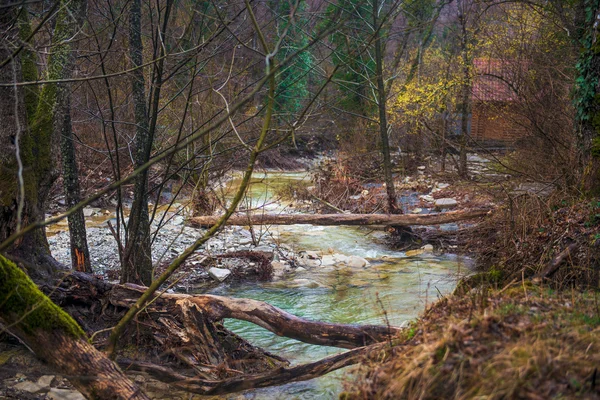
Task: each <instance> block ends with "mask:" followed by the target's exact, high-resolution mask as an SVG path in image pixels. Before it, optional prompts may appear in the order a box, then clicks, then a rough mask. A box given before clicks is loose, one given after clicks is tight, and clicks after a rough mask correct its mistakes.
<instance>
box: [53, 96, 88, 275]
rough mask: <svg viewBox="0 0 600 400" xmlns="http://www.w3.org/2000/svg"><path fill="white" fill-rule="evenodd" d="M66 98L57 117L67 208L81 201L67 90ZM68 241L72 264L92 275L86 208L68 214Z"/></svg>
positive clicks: (75, 268) (69, 100)
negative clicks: (60, 122)
mask: <svg viewBox="0 0 600 400" xmlns="http://www.w3.org/2000/svg"><path fill="white" fill-rule="evenodd" d="M64 96H65V98H64V99H61V100H60V103H63V105H64V107H61V108H62V111H61V112H59V113H58V115H57V118H62V119H63V122H62V124H61V125H62V129H61V136H60V147H61V150H62V170H63V186H64V192H65V200H66V205H67V208H71V207H73V206H75V205H76V204H77V203H79V202H80V201H81V194H80V187H79V171H78V168H77V159H76V155H75V145H74V143H73V127H72V124H71V92H70V89H66V90H65V93H64ZM68 222H69V239H70V243H71V265H72V267H73V269H74V270H76V271H80V272H92V266H91V263H90V252H89V249H88V243H87V233H86V230H85V217H84V215H83V209H80V210H79V211H76V212H74V213H72V214H69V217H68Z"/></svg>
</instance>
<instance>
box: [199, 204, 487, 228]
mask: <svg viewBox="0 0 600 400" xmlns="http://www.w3.org/2000/svg"><path fill="white" fill-rule="evenodd" d="M489 212H490V209H489V208H476V209H466V210H458V211H449V212H445V213H435V214H314V215H312V214H256V215H250V216H249V215H233V216H232V217H231V218H229V220H228V221H227V225H238V226H243V225H294V224H309V225H391V226H411V225H439V224H447V223H450V222H457V221H463V220H466V219H471V218H477V217H482V216H484V215H487V214H488V213H489ZM218 218H219V217H218V216H203V217H194V218H191V219H190V222H189V223H190V224H191V225H192V226H199V227H207V226H212V225H214V224H215V222H216V221H217V219H218Z"/></svg>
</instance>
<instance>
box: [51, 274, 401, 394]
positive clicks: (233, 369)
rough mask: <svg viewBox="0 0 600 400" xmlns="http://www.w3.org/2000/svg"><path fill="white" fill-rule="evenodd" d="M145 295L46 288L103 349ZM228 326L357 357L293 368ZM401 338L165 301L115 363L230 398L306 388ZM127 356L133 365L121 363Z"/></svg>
mask: <svg viewBox="0 0 600 400" xmlns="http://www.w3.org/2000/svg"><path fill="white" fill-rule="evenodd" d="M144 290H145V287H143V286H137V285H133V284H126V285H112V284H109V283H107V282H104V281H101V280H97V279H94V278H91V277H90V276H88V275H85V274H81V273H76V272H74V273H73V274H72V275H70V276H67V277H65V278H64V279H63V280H62V281H61V283H60V286H59V287H49V288H47V291H48V293H50V294H51V296H52V298H53V299H54V300H55V301H56V302H57V303H58V304H60V305H61V306H62V307H63V308H65V309H66V310H68V311H69V313H71V314H72V315H73V316H74V317H76V319H77V320H78V322H80V324H81V325H82V326H84V327H85V328H86V330H88V332H90V333H91V331H96V332H98V333H97V334H95V335H92V338H93V342H94V344H95V345H96V346H97V347H100V348H102V347H104V346H105V345H106V338H107V334H108V333H107V332H106V331H105V329H103V328H105V327H110V326H112V325H114V323H115V321H118V320H119V319H120V318H121V317H122V315H123V314H124V313H125V312H126V310H127V309H129V308H130V307H131V306H132V305H133V304H135V302H136V301H137V299H138V298H139V296H140V295H141V294H142V292H143V291H144ZM157 296H158V293H157ZM224 318H235V319H241V320H245V321H250V322H252V323H255V324H257V325H259V326H262V327H263V328H266V329H268V330H270V331H271V332H274V333H275V334H277V335H280V336H286V337H291V338H295V339H298V340H301V341H304V342H307V343H313V344H319V345H326V346H335V347H341V348H349V349H355V350H351V351H349V352H346V353H343V354H338V355H336V356H332V357H327V358H325V359H322V360H319V361H315V362H312V363H308V364H304V365H299V366H295V367H289V366H288V364H289V363H288V362H287V361H286V360H285V359H283V358H281V357H278V356H277V355H274V354H270V353H268V352H266V351H264V350H262V349H260V348H257V347H254V346H252V345H251V344H249V343H248V342H246V341H245V340H244V339H243V338H241V337H239V336H237V335H236V334H234V333H233V332H230V331H228V330H227V329H225V328H224V327H223V324H222V320H223V319H224ZM398 332H399V328H395V327H389V326H375V325H365V326H359V325H346V324H331V323H325V322H317V321H308V320H304V319H302V318H299V317H296V316H294V315H292V314H289V313H287V312H285V311H283V310H280V309H278V308H276V307H273V306H271V305H269V304H267V303H263V302H261V301H256V300H249V299H235V298H228V297H222V296H213V295H186V294H169V293H162V294H161V295H160V296H158V297H156V298H154V299H153V300H152V301H150V302H149V303H148V304H147V305H146V306H145V308H144V310H142V311H141V312H140V313H139V314H138V315H137V317H136V320H135V323H133V324H131V326H130V327H128V328H127V330H126V331H125V333H124V335H123V337H122V338H121V341H122V344H123V346H122V347H121V348H123V349H128V350H126V351H124V352H123V353H121V354H118V355H117V359H118V360H119V364H120V365H121V366H122V367H123V368H124V369H128V370H132V371H145V372H147V373H149V374H150V375H151V376H152V377H154V378H156V379H158V380H161V381H163V382H165V383H168V384H169V385H171V386H172V387H173V389H181V390H186V391H189V392H193V393H198V394H224V393H232V392H236V391H240V390H246V389H250V388H258V387H265V386H272V385H280V384H284V383H287V382H293V381H298V380H308V379H312V378H315V377H318V376H321V375H323V374H326V373H328V372H331V371H334V370H336V369H339V368H343V367H345V366H347V365H351V364H355V363H357V362H358V361H359V360H360V359H361V358H362V357H363V356H364V355H366V354H367V353H368V352H369V351H370V349H378V348H379V347H377V346H382V347H381V348H383V347H384V346H388V343H387V342H388V341H390V340H391V338H392V337H393V336H395V335H396V334H397V333H398ZM365 345H367V347H363V346H365ZM131 349H135V351H134V352H132V351H131ZM124 354H127V359H124V358H122V357H123V356H124ZM132 354H135V359H132Z"/></svg>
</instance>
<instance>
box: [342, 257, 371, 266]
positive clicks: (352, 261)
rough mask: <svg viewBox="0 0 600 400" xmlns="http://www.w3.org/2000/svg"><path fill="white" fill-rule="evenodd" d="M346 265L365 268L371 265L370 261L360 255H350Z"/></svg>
mask: <svg viewBox="0 0 600 400" xmlns="http://www.w3.org/2000/svg"><path fill="white" fill-rule="evenodd" d="M346 265H347V266H349V267H352V268H363V267H366V266H367V265H369V262H368V261H367V260H365V259H364V258H362V257H359V256H350V257H348V260H347V261H346Z"/></svg>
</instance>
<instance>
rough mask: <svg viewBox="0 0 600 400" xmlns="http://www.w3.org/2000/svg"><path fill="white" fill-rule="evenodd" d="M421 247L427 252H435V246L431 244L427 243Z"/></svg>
mask: <svg viewBox="0 0 600 400" xmlns="http://www.w3.org/2000/svg"><path fill="white" fill-rule="evenodd" d="M421 249H422V250H423V252H425V253H433V246H432V245H430V244H426V245H425V246H423V247H421Z"/></svg>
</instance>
